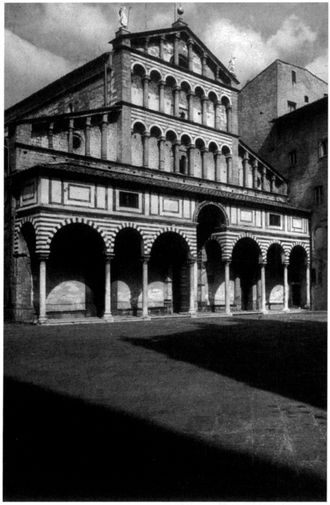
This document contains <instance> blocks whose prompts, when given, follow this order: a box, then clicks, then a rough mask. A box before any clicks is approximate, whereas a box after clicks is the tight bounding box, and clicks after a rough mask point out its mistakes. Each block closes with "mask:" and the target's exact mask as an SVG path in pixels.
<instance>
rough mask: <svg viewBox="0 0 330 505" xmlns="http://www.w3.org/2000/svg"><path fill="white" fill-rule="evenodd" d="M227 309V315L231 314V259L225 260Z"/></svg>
mask: <svg viewBox="0 0 330 505" xmlns="http://www.w3.org/2000/svg"><path fill="white" fill-rule="evenodd" d="M225 310H226V314H227V316H231V315H232V314H231V311H230V261H225Z"/></svg>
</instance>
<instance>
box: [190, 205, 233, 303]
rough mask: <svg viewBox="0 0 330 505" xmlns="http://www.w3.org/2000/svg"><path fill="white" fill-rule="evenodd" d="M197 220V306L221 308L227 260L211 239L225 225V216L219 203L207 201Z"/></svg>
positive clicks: (218, 246)
mask: <svg viewBox="0 0 330 505" xmlns="http://www.w3.org/2000/svg"><path fill="white" fill-rule="evenodd" d="M197 221H198V225H197V258H198V292H197V302H198V310H199V311H207V310H218V309H219V307H220V306H221V305H223V304H224V264H223V262H222V256H221V248H220V245H219V244H218V243H217V242H216V241H213V240H211V241H210V239H211V236H212V234H213V233H217V232H220V231H222V230H223V229H224V228H225V226H226V216H225V214H224V212H223V211H222V210H221V209H220V207H219V206H218V205H215V204H213V203H207V204H202V206H201V208H200V211H199V213H198V217H197Z"/></svg>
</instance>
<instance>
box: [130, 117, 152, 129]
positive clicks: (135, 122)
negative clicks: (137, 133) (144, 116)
mask: <svg viewBox="0 0 330 505" xmlns="http://www.w3.org/2000/svg"><path fill="white" fill-rule="evenodd" d="M136 124H141V125H142V126H144V129H145V131H147V130H148V128H147V126H146V124H145V123H144V121H141V119H135V120H134V121H133V123H132V132H133V131H134V126H135V125H136Z"/></svg>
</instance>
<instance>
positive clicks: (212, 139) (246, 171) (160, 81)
mask: <svg viewBox="0 0 330 505" xmlns="http://www.w3.org/2000/svg"><path fill="white" fill-rule="evenodd" d="M111 43H112V51H111V52H109V53H106V54H104V55H101V56H100V57H99V58H96V59H95V60H93V61H92V62H89V63H87V64H86V65H85V66H83V67H81V68H79V69H77V70H75V71H73V72H71V73H70V74H68V75H67V76H64V77H63V78H61V79H59V80H58V81H56V82H54V83H52V84H51V85H49V86H47V87H46V88H44V89H43V90H41V91H39V92H38V93H36V94H34V95H32V96H31V97H29V98H28V99H26V100H23V101H22V102H20V103H19V104H17V105H15V106H13V107H11V108H10V109H8V110H7V111H6V139H5V146H6V160H7V161H6V174H5V191H6V202H5V221H6V228H5V314H6V316H7V317H8V318H11V319H13V320H16V321H36V320H37V321H38V322H39V323H46V322H47V321H50V320H57V319H63V318H70V319H73V318H76V319H77V318H82V317H83V318H87V317H90V318H103V320H104V321H112V320H113V316H118V317H119V316H122V317H127V316H140V317H143V318H144V319H149V318H150V317H151V316H152V315H165V314H168V315H170V314H173V313H187V314H190V316H195V315H196V313H197V312H198V311H213V312H219V313H220V312H223V313H225V314H227V315H230V314H231V313H232V312H233V311H235V310H236V311H237V310H249V311H250V310H251V311H254V310H256V311H261V312H266V311H267V310H273V309H280V310H284V311H288V310H290V307H292V306H296V307H309V305H310V212H309V211H308V210H306V209H305V208H303V207H302V206H300V205H296V204H294V203H292V202H291V201H289V197H288V184H287V179H286V177H285V176H284V175H283V174H282V173H281V172H280V171H279V170H276V169H275V168H274V167H273V166H272V165H271V164H270V163H268V162H267V161H265V160H264V159H263V158H262V157H260V155H259V154H258V152H257V150H256V149H255V145H254V143H252V145H251V147H250V145H249V143H248V142H246V141H245V140H244V139H243V140H244V141H242V140H240V138H239V124H238V95H239V91H238V88H237V86H238V84H239V83H238V81H237V79H236V77H235V75H233V74H232V73H231V72H230V71H228V69H227V68H226V67H225V66H224V65H223V64H222V63H221V61H220V60H218V58H217V57H216V56H215V55H214V54H212V53H211V52H210V51H209V49H208V48H207V47H206V46H205V45H204V44H203V42H202V41H201V40H199V39H198V37H196V35H195V34H194V33H193V32H192V31H191V29H190V28H189V27H188V26H187V24H186V23H184V22H183V20H182V19H179V20H178V21H177V22H175V23H174V24H173V25H172V26H171V27H170V28H166V29H162V30H153V31H148V32H141V33H133V34H132V33H130V32H129V31H128V30H127V27H126V25H125V24H124V23H123V24H122V26H121V28H120V29H119V30H118V32H117V33H116V37H115V38H114V40H112V42H111Z"/></svg>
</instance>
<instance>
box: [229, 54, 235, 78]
mask: <svg viewBox="0 0 330 505" xmlns="http://www.w3.org/2000/svg"><path fill="white" fill-rule="evenodd" d="M235 60H236V56H232V57H231V58H230V60H229V72H231V73H232V74H235Z"/></svg>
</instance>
